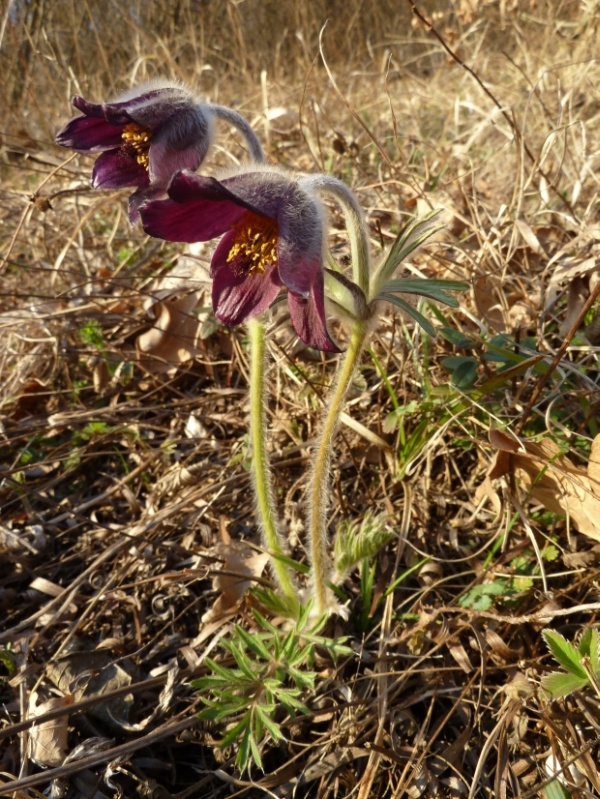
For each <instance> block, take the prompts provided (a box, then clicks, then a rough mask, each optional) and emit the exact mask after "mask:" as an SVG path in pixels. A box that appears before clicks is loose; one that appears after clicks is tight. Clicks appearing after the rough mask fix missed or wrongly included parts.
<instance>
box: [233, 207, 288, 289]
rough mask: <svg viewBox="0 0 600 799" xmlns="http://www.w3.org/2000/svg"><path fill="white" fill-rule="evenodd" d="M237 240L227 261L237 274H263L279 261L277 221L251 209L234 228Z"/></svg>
mask: <svg viewBox="0 0 600 799" xmlns="http://www.w3.org/2000/svg"><path fill="white" fill-rule="evenodd" d="M232 229H233V230H234V231H235V240H234V242H233V245H232V247H231V249H230V250H229V254H228V256H227V263H228V264H231V270H232V272H233V273H234V274H235V275H262V274H264V272H265V269H266V268H267V267H268V266H271V265H272V264H276V263H277V232H278V230H277V222H276V221H275V220H274V219H269V218H267V217H264V216H257V214H253V213H252V212H251V211H248V213H246V214H244V216H243V217H242V218H241V219H240V221H239V222H237V223H236V224H235V225H234V226H233V228H232Z"/></svg>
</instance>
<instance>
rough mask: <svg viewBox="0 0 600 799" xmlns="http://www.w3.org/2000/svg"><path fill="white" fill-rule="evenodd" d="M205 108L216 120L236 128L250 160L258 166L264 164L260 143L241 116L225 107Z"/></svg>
mask: <svg viewBox="0 0 600 799" xmlns="http://www.w3.org/2000/svg"><path fill="white" fill-rule="evenodd" d="M205 107H206V108H207V109H208V110H209V111H210V112H211V113H212V114H214V116H215V117H217V118H218V119H222V120H223V121H224V122H228V123H229V124H230V125H233V126H234V127H236V128H237V129H238V130H239V132H240V133H241V134H242V136H243V137H244V139H245V140H246V144H247V145H248V151H249V153H250V158H251V159H252V160H253V161H256V162H257V163H259V164H260V163H264V161H265V154H264V153H263V149H262V146H261V143H260V142H259V140H258V137H257V135H256V133H255V132H254V129H253V128H252V126H251V125H250V123H249V122H248V120H247V119H245V117H243V116H242V115H241V114H238V112H237V111H234V110H233V108H228V107H227V106H226V105H212V104H210V105H207V106H205Z"/></svg>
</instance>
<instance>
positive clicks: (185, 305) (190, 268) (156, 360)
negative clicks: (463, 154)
mask: <svg viewBox="0 0 600 799" xmlns="http://www.w3.org/2000/svg"><path fill="white" fill-rule="evenodd" d="M209 289H210V277H209V275H208V272H207V269H206V267H205V266H204V265H203V264H202V263H200V262H197V261H195V260H193V259H192V258H188V257H183V258H181V260H180V262H179V263H178V264H177V266H176V267H175V268H174V269H173V270H171V272H170V273H169V274H168V275H167V276H165V277H163V278H162V279H161V280H160V281H159V282H158V283H157V284H156V285H155V286H154V287H153V288H152V290H151V299H150V300H149V301H148V302H147V303H146V305H145V307H146V312H147V313H148V314H149V316H150V317H151V318H152V319H153V320H154V323H153V325H152V327H151V328H149V329H148V330H146V331H145V332H144V333H142V334H141V335H140V336H139V337H138V339H137V342H136V349H137V352H138V359H139V363H140V365H141V366H142V367H143V368H144V369H146V370H147V371H148V372H151V373H153V374H164V373H167V374H168V375H173V374H175V372H176V371H177V369H178V368H179V367H180V366H181V364H182V363H185V362H186V361H189V360H191V359H192V358H194V357H196V355H198V354H199V352H200V349H199V347H198V344H199V341H200V339H201V338H202V326H203V323H204V318H203V317H202V315H201V314H199V313H198V309H199V308H200V307H201V306H202V305H203V304H204V303H205V301H206V296H207V294H208V292H209Z"/></svg>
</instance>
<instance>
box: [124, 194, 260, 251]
mask: <svg viewBox="0 0 600 799" xmlns="http://www.w3.org/2000/svg"><path fill="white" fill-rule="evenodd" d="M245 213H246V210H245V209H244V208H243V207H240V206H239V205H237V204H236V203H234V202H232V201H231V200H224V201H221V202H214V201H212V200H202V199H200V200H189V201H188V202H174V201H173V200H151V201H150V202H148V203H145V204H144V205H143V206H142V207H141V208H140V216H141V218H142V225H143V226H144V230H145V231H146V233H148V234H149V235H150V236H156V238H159V239H166V240H167V241H184V242H188V243H191V242H194V241H210V239H214V238H216V237H217V236H220V235H221V234H223V233H225V231H226V230H229V228H230V227H231V226H232V225H234V224H235V223H236V222H237V221H238V220H239V219H240V218H241V217H242V216H243V215H244V214H245Z"/></svg>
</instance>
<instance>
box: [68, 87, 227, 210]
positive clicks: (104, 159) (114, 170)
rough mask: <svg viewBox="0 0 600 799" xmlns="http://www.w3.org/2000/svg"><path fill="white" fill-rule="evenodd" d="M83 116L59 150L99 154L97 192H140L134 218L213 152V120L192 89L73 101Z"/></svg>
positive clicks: (153, 90) (143, 91) (95, 176)
mask: <svg viewBox="0 0 600 799" xmlns="http://www.w3.org/2000/svg"><path fill="white" fill-rule="evenodd" d="M73 105H74V106H75V107H76V108H77V109H78V110H79V111H81V112H82V116H78V117H75V118H74V119H72V120H71V121H70V122H67V124H66V125H65V126H64V127H63V128H61V130H60V131H59V132H58V134H57V136H56V142H57V144H60V145H62V146H63V147H72V148H73V149H74V150H78V151H82V152H89V153H100V155H99V157H98V158H97V160H96V163H95V165H94V170H93V173H92V185H93V187H94V188H96V189H120V188H123V187H125V186H135V187H137V191H136V192H135V193H134V194H133V195H132V198H131V200H130V213H131V214H132V215H133V216H134V217H135V216H137V207H138V206H139V204H140V203H141V202H142V201H143V200H144V199H146V198H147V197H149V196H152V195H153V194H156V193H157V191H158V190H160V189H166V187H167V185H168V183H169V181H170V179H171V178H172V176H173V175H174V174H175V172H177V171H178V170H180V169H191V170H195V169H197V168H198V167H199V166H200V164H201V163H202V161H203V160H204V158H205V157H206V154H207V152H208V148H209V145H210V141H211V135H212V115H210V114H207V113H206V112H205V111H204V110H203V107H202V106H201V105H199V104H198V103H197V101H196V100H195V98H194V96H193V95H192V94H191V93H190V92H189V91H187V89H184V88H181V87H179V86H172V85H165V84H162V83H153V84H150V85H148V86H146V87H144V88H142V89H140V88H138V89H136V90H133V91H131V92H128V93H127V94H125V95H123V96H122V97H121V98H119V99H118V100H115V101H114V102H111V103H90V102H88V101H87V100H84V98H83V97H74V98H73Z"/></svg>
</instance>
